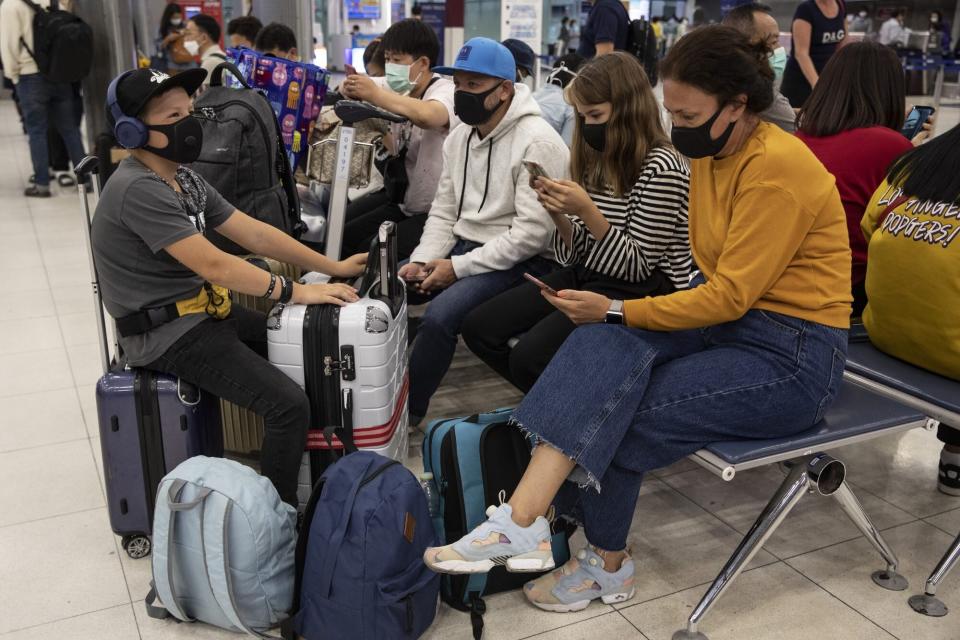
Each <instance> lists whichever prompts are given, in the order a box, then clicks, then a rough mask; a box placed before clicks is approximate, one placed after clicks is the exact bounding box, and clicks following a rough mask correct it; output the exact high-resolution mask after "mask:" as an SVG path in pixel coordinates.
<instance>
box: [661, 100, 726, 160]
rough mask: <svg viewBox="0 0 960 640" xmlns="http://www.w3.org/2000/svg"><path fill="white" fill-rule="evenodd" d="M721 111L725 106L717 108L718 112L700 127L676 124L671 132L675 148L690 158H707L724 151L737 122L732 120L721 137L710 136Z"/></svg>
mask: <svg viewBox="0 0 960 640" xmlns="http://www.w3.org/2000/svg"><path fill="white" fill-rule="evenodd" d="M721 111H723V107H720V108H719V109H717V112H716V113H715V114H713V115H712V116H711V117H710V119H709V120H707V121H706V122H704V123H703V124H702V125H700V126H699V127H678V126H676V125H674V126H673V130H672V131H671V132H670V140H671V141H672V142H673V146H674V148H676V150H677V151H679V152H680V153H682V154H683V155H685V156H687V157H688V158H706V157H707V156H715V155H717V154H718V153H720V152H721V151H723V148H724V147H725V146H727V140H729V139H730V135H731V134H732V133H733V128H734V127H735V126H736V124H737V123H736V122H735V121H734V122H731V123H730V124H729V125H728V126H727V128H726V129H725V130H724V132H723V133H721V134H720V137H719V138H717V139H716V140H714V139H713V138H712V137H710V129H711V128H712V127H713V123H714V122H716V121H717V118H719V117H720V112H721Z"/></svg>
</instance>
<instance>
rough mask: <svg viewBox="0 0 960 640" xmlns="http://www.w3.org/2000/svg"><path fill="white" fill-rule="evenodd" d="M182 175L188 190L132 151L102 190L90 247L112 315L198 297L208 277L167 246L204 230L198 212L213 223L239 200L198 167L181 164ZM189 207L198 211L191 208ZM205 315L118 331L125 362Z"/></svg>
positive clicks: (142, 359) (138, 359)
mask: <svg viewBox="0 0 960 640" xmlns="http://www.w3.org/2000/svg"><path fill="white" fill-rule="evenodd" d="M177 181H178V182H179V183H180V185H181V188H183V189H184V195H183V197H181V196H178V194H177V193H176V192H175V191H174V190H173V189H172V188H171V187H170V186H168V185H167V184H164V183H163V182H162V181H161V180H160V179H159V178H157V176H156V175H155V174H154V173H153V172H152V171H150V169H148V168H147V167H145V166H144V165H143V164H141V163H140V161H138V160H136V159H135V158H132V157H131V158H127V159H125V160H123V161H122V162H121V163H120V166H119V167H118V168H117V170H116V171H115V172H114V173H113V175H111V176H110V180H109V181H108V182H107V185H106V187H105V188H104V190H103V193H102V194H101V195H100V202H99V203H98V204H97V211H96V214H95V215H94V218H93V254H94V259H95V260H96V266H97V276H98V278H99V281H100V290H101V292H102V293H103V301H104V304H105V305H106V307H107V311H108V312H109V313H110V315H111V316H113V317H114V318H122V317H124V316H127V315H130V314H132V313H136V312H137V311H140V310H143V309H151V308H155V307H162V306H164V305H167V304H171V303H173V302H177V301H179V300H184V299H186V298H190V297H193V296H195V295H197V294H198V293H199V292H200V289H201V288H202V287H203V283H204V280H203V278H201V277H200V276H198V275H197V274H196V273H194V272H193V271H191V270H190V269H188V268H187V267H185V266H184V265H182V264H181V263H179V262H177V261H176V260H175V259H174V258H173V257H172V256H171V255H170V254H168V253H167V252H166V251H164V249H165V248H166V247H169V246H170V245H171V244H173V243H175V242H178V241H180V240H183V239H184V238H188V237H190V236H192V235H194V234H197V233H200V231H199V230H198V226H197V223H196V218H197V217H199V218H200V227H201V228H203V226H204V224H206V226H207V227H209V228H211V229H215V228H216V227H218V226H220V225H221V224H223V223H224V222H226V221H227V218H229V217H230V215H231V214H232V213H233V211H234V207H233V205H231V204H230V203H229V202H227V201H226V200H225V199H224V198H223V196H221V195H220V194H219V193H218V192H217V190H216V189H214V188H213V187H211V186H210V185H209V184H208V183H207V182H206V181H205V180H204V179H203V178H201V177H200V176H198V175H197V174H195V173H193V172H189V171H188V170H185V169H183V168H181V169H180V171H179V172H178V174H177ZM188 209H193V213H199V216H196V215H195V216H191V215H190V213H191V212H189V211H188ZM205 318H207V315H206V314H203V313H197V314H191V315H187V316H183V317H180V318H177V319H176V320H173V321H172V322H168V323H166V324H163V325H161V326H159V327H157V328H156V329H153V330H151V331H148V332H146V333H142V334H139V335H135V336H128V337H126V338H120V346H121V347H122V348H123V351H124V354H125V355H126V357H127V362H128V363H129V364H130V365H133V366H142V365H145V364H148V363H150V362H153V361H154V360H156V359H157V358H159V357H160V356H161V355H163V354H164V353H165V352H166V350H167V349H169V348H170V346H171V345H172V344H173V343H174V342H176V341H177V340H178V339H179V338H180V337H181V336H182V335H183V334H185V333H186V332H187V331H189V330H190V329H192V328H193V327H195V326H196V325H198V324H199V323H200V322H202V321H203V320H204V319H205Z"/></svg>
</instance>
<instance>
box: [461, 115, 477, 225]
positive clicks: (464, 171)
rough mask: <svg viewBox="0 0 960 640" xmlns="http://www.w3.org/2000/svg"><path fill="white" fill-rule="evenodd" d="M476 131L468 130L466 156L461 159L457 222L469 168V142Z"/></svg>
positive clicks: (465, 189)
mask: <svg viewBox="0 0 960 640" xmlns="http://www.w3.org/2000/svg"><path fill="white" fill-rule="evenodd" d="M476 132H477V130H476V129H474V128H472V127H471V129H470V136H469V137H468V138H467V154H466V156H465V157H464V158H463V184H461V185H460V206H459V207H457V220H459V219H460V213H461V212H462V211H463V194H464V193H466V191H467V167H469V166H470V141H471V140H473V134H475V133H476Z"/></svg>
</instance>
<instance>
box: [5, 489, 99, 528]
mask: <svg viewBox="0 0 960 640" xmlns="http://www.w3.org/2000/svg"><path fill="white" fill-rule="evenodd" d="M97 480H98V483H97V484H99V476H97ZM101 495H102V492H101ZM106 508H107V506H106V503H104V504H102V505H100V506H99V507H88V508H86V509H77V510H76V511H65V512H64V513H56V514H53V515H49V516H43V517H42V518H34V519H32V520H23V521H20V522H10V523H7V524H0V530H3V529H9V528H11V527H20V526H23V525H28V524H34V523H37V522H43V521H45V520H53V519H55V518H65V517H67V516H75V515H78V514H81V513H88V512H90V511H97V510H98V509H103V510H106Z"/></svg>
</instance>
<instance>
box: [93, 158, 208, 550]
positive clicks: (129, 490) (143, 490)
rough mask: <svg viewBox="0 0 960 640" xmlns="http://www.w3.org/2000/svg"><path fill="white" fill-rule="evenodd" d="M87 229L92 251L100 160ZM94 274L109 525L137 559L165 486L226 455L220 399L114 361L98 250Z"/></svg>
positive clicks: (146, 541) (145, 547)
mask: <svg viewBox="0 0 960 640" xmlns="http://www.w3.org/2000/svg"><path fill="white" fill-rule="evenodd" d="M76 173H77V175H78V177H79V178H80V180H79V183H80V187H79V189H80V201H81V207H82V211H83V213H84V216H85V225H84V229H85V231H86V233H87V245H88V246H90V242H89V241H90V237H89V231H90V209H89V204H88V202H87V190H86V187H85V186H84V184H83V181H84V178H85V177H86V176H87V175H91V174H96V173H97V159H96V158H95V157H87V158H86V159H84V160H83V161H82V162H81V163H80V165H79V166H78V167H77V168H76ZM90 276H91V282H92V285H93V291H94V297H95V301H96V308H97V311H98V313H97V325H98V326H97V329H98V332H99V335H100V347H101V349H100V350H101V353H100V355H101V364H102V366H103V370H104V374H103V377H101V378H100V381H99V382H98V383H97V418H98V420H99V423H100V448H101V450H102V452H103V473H104V478H105V480H106V489H107V511H108V513H109V515H110V527H111V529H113V532H114V533H116V534H117V535H120V536H123V547H124V549H125V550H126V552H127V554H128V555H129V556H130V557H131V558H142V557H145V556H147V555H149V553H150V548H151V543H150V532H151V531H152V529H153V507H154V502H155V498H156V492H157V487H158V486H159V484H160V480H161V479H163V477H164V476H165V475H166V474H167V473H168V472H169V471H171V470H173V468H174V467H176V466H177V465H178V464H180V463H181V462H183V461H184V460H186V459H187V458H190V457H193V456H198V455H207V456H222V455H223V429H222V427H221V423H220V404H219V400H218V399H217V398H215V397H213V396H211V395H210V394H207V393H203V392H201V391H200V390H199V389H198V388H197V387H195V386H193V385H190V384H188V383H186V382H182V381H179V380H177V379H176V378H174V377H171V376H168V375H165V374H161V373H156V372H153V371H149V370H146V369H139V368H132V369H130V368H125V367H123V366H122V365H120V364H117V362H116V361H111V359H110V352H109V348H108V346H107V333H106V324H105V318H104V314H103V304H102V301H101V299H100V289H99V287H98V285H97V278H96V268H95V266H94V263H93V251H92V248H91V249H90Z"/></svg>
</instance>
